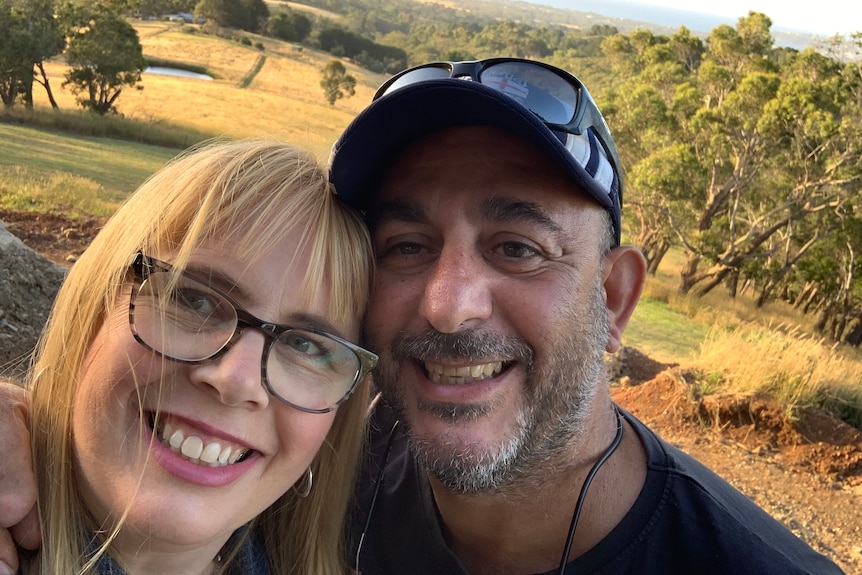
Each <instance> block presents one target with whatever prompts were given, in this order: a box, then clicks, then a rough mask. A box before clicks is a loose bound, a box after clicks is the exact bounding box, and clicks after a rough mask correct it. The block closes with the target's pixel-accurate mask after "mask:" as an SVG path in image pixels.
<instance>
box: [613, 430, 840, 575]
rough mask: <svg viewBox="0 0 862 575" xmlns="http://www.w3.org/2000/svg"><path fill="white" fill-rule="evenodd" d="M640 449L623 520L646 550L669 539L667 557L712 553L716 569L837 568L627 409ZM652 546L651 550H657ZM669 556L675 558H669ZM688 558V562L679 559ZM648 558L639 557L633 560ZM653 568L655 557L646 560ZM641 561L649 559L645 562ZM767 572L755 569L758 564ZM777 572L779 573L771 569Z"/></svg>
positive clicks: (696, 558)
mask: <svg viewBox="0 0 862 575" xmlns="http://www.w3.org/2000/svg"><path fill="white" fill-rule="evenodd" d="M626 418H627V419H628V420H629V422H630V423H632V425H633V427H634V428H635V429H636V430H637V432H638V435H639V436H640V437H641V440H642V442H643V443H644V446H645V448H646V450H647V457H648V467H649V470H648V476H647V482H646V484H645V486H644V489H643V492H642V493H641V497H640V498H639V499H638V501H637V502H636V503H635V507H634V508H633V509H632V510H631V511H630V513H629V516H628V517H627V519H626V520H627V521H631V520H632V519H633V518H634V517H638V516H640V517H642V518H644V519H643V522H642V523H641V524H640V525H639V526H638V528H637V533H638V535H637V537H638V538H639V539H640V540H641V541H642V542H643V541H650V540H651V541H652V543H651V544H645V545H643V546H642V552H643V553H646V554H647V555H650V554H653V553H658V554H659V555H661V551H655V550H656V549H661V546H659V545H664V546H666V545H667V544H668V543H669V542H673V545H672V546H671V547H673V548H674V553H673V554H669V555H668V557H667V558H666V560H667V561H670V562H676V561H680V560H681V561H685V562H687V563H686V564H689V565H691V566H695V565H697V564H699V563H700V564H702V562H703V560H704V558H705V557H711V558H712V559H711V565H712V566H713V567H715V568H717V569H719V571H720V572H725V571H726V572H734V573H759V572H770V573H774V572H783V573H800V574H802V573H818V574H819V573H823V574H826V573H841V571H840V569H838V567H837V566H835V565H834V564H833V563H832V562H831V561H829V560H828V559H827V558H826V557H824V556H822V555H820V554H818V553H816V552H815V551H814V550H813V549H811V547H810V546H809V545H808V544H807V543H805V542H804V541H802V540H801V539H799V538H798V537H796V535H794V534H793V533H792V532H791V531H790V530H789V529H788V528H787V527H786V526H784V525H783V524H782V523H781V522H779V521H778V520H776V519H775V518H773V517H772V516H771V515H769V514H768V513H767V512H766V511H764V510H763V509H762V508H760V507H759V506H758V505H757V504H756V503H754V502H753V501H752V500H751V499H749V498H748V497H747V496H746V495H744V494H743V493H742V492H740V491H739V490H737V489H736V488H734V487H733V486H732V485H730V484H729V483H728V482H727V481H725V480H724V479H723V478H721V477H719V476H718V475H717V474H716V473H714V472H713V471H712V470H710V469H708V468H707V467H706V466H704V465H703V464H701V463H700V462H699V461H697V460H696V459H694V458H693V457H691V456H689V455H688V454H686V453H684V452H683V451H681V450H680V449H678V448H676V447H675V446H673V445H671V444H669V443H668V442H666V441H664V440H663V439H661V437H659V436H658V434H656V433H655V432H654V431H652V430H650V429H649V428H648V427H647V426H646V425H644V424H643V423H642V422H640V421H639V420H637V418H635V417H633V416H631V414H628V413H626ZM657 546H658V547H657ZM674 555H675V557H674ZM686 557H688V559H686ZM644 560H647V558H646V557H641V559H640V561H644ZM649 561H650V562H651V563H652V564H656V565H660V564H661V563H662V561H661V560H660V558H659V557H651V558H649ZM645 564H649V562H648V563H645ZM761 568H763V569H766V571H758V569H761ZM776 569H777V570H779V571H776Z"/></svg>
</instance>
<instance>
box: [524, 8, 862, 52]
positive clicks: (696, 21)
mask: <svg viewBox="0 0 862 575" xmlns="http://www.w3.org/2000/svg"><path fill="white" fill-rule="evenodd" d="M526 1H527V2H531V3H533V4H543V5H545V6H552V7H554V8H561V9H563V10H577V11H578V12H592V13H594V14H601V15H602V16H609V17H611V18H624V19H626V20H634V21H636V22H646V23H652V24H657V25H659V26H668V27H670V28H672V29H674V30H676V29H677V28H679V27H680V26H685V27H686V28H688V29H689V30H691V31H692V32H694V33H696V34H697V33H702V34H707V33H709V32H710V31H711V30H712V29H713V28H715V27H716V26H718V25H720V24H729V25H731V26H736V23H737V20H739V18H741V17H743V16H747V15H748V12H746V13H745V14H739V15H738V16H736V17H733V18H730V17H725V16H717V15H715V14H703V13H700V12H691V11H688V10H677V9H674V8H666V7H664V6H650V5H647V4H639V3H634V2H626V1H624V0H526ZM857 1H858V0H857ZM767 16H769V14H767ZM772 35H773V37H774V38H775V40H776V44H778V45H784V46H791V47H794V48H798V49H801V48H804V47H805V46H806V45H809V44H810V43H811V42H812V41H814V40H816V38H817V35H815V34H811V33H809V32H804V31H801V30H790V29H788V28H779V27H776V26H773V27H772Z"/></svg>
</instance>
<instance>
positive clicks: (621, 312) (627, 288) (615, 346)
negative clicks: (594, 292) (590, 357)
mask: <svg viewBox="0 0 862 575" xmlns="http://www.w3.org/2000/svg"><path fill="white" fill-rule="evenodd" d="M645 280H646V260H645V259H644V256H643V254H642V253H641V251H640V250H639V249H638V248H636V247H634V246H619V247H616V248H614V249H612V250H611V251H610V252H608V253H607V254H606V255H605V257H604V260H603V261H602V285H603V286H604V288H605V297H606V299H607V307H608V327H609V328H610V336H609V337H608V344H607V347H606V351H607V352H608V353H615V352H616V351H617V350H619V348H620V345H621V343H622V335H623V330H625V328H626V325H628V323H629V318H630V317H631V315H632V313H633V312H634V310H635V306H637V303H638V300H639V299H640V296H641V291H643V285H644V281H645Z"/></svg>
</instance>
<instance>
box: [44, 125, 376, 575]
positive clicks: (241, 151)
mask: <svg viewBox="0 0 862 575" xmlns="http://www.w3.org/2000/svg"><path fill="white" fill-rule="evenodd" d="M288 230H292V231H294V232H296V231H299V232H300V236H301V240H300V242H299V243H300V245H298V246H297V250H296V253H299V252H301V251H302V250H303V249H305V250H307V251H308V253H310V254H311V256H310V258H309V259H310V263H309V264H308V266H309V267H308V269H307V271H306V275H305V278H304V281H303V284H302V290H303V292H304V293H306V294H313V293H320V292H321V291H323V293H324V297H327V298H328V302H329V303H328V311H329V313H330V315H331V319H333V320H334V321H336V322H339V321H340V322H349V323H355V322H358V321H360V319H361V317H362V315H363V314H364V311H365V308H366V305H367V302H368V297H369V292H370V286H371V281H372V278H371V274H372V271H373V267H372V266H373V259H372V253H371V243H370V239H369V237H368V232H367V230H366V228H365V226H364V225H363V223H362V221H361V219H360V218H359V217H358V215H356V214H355V213H354V212H353V211H351V210H350V209H349V208H346V207H344V206H343V205H342V204H341V203H340V202H339V201H338V200H337V198H336V197H335V195H334V194H333V191H332V188H331V185H330V184H329V182H328V178H327V175H326V173H325V171H324V170H323V169H322V168H321V167H320V165H319V164H318V163H317V162H316V160H314V159H313V158H312V157H311V156H310V155H308V154H307V153H305V152H303V151H301V150H299V149H297V148H295V147H293V146H291V145H288V144H285V143H281V142H272V141H264V140H252V141H249V140H244V141H235V142H226V141H219V142H207V143H205V144H203V145H201V146H199V147H197V148H195V149H193V150H190V151H189V152H187V153H184V154H181V155H180V156H179V157H178V158H176V159H175V160H173V161H172V162H170V163H169V164H168V165H167V166H166V167H164V168H163V169H162V170H160V171H159V172H157V173H156V174H154V175H153V176H152V177H151V178H150V179H148V180H147V181H146V182H145V183H144V184H143V185H142V186H141V187H140V188H139V189H138V190H137V191H136V192H135V193H134V194H133V195H132V196H131V197H130V198H129V199H128V201H127V202H126V203H125V204H124V205H123V206H122V207H121V208H120V209H119V210H118V211H117V212H116V213H115V214H114V216H113V217H112V218H111V219H110V220H109V221H108V222H107V224H106V225H105V227H104V229H103V230H102V231H101V232H100V233H99V234H98V236H97V237H96V238H95V239H94V240H93V242H92V244H91V245H90V246H89V248H88V249H87V250H86V252H85V253H84V254H83V255H82V256H81V258H80V260H79V261H78V262H77V263H75V265H74V266H73V268H72V269H71V270H70V273H69V275H68V277H67V279H66V281H65V282H64V284H63V286H62V288H61V289H60V291H59V294H58V296H57V299H56V301H55V304H54V308H53V310H52V312H51V316H50V318H49V321H48V325H47V327H46V329H45V331H44V333H43V336H42V339H41V340H40V343H39V347H38V352H37V356H36V361H35V363H34V368H33V374H32V382H31V386H32V393H31V398H32V407H31V417H32V441H33V446H32V447H33V456H34V468H35V472H36V477H37V485H38V490H39V511H40V516H41V525H42V540H43V544H42V549H41V552H40V556H39V558H38V560H37V561H36V563H35V564H33V565H30V569H29V572H32V573H42V574H44V575H54V574H57V573H85V572H88V570H89V569H90V566H89V565H88V564H87V561H88V557H87V556H88V555H89V554H90V553H89V552H88V551H91V550H88V549H87V541H88V537H91V536H92V530H93V528H94V526H93V525H92V522H91V520H89V515H88V513H87V511H86V509H85V508H84V506H83V504H82V502H81V499H80V498H79V496H78V493H77V489H76V485H75V478H74V471H73V466H74V464H75V460H74V452H73V444H72V433H71V421H72V404H73V398H74V394H75V387H76V385H75V383H74V382H76V381H77V378H78V373H79V370H80V368H81V365H82V362H83V360H84V357H85V355H86V353H87V351H88V350H89V348H90V345H91V343H92V341H93V337H94V336H95V334H96V332H97V331H98V329H99V327H100V326H101V324H102V322H103V321H104V320H105V317H106V314H107V313H108V312H109V311H110V310H112V309H113V308H114V305H115V303H117V302H116V300H117V297H118V294H119V293H120V288H121V287H122V286H123V284H124V283H125V282H126V281H127V273H128V269H129V264H130V262H131V261H132V260H133V259H134V256H135V254H136V253H137V252H138V251H143V252H144V253H147V254H163V253H166V252H170V253H172V254H174V258H173V261H172V263H173V265H174V266H175V267H176V268H178V269H183V267H184V266H185V265H186V264H187V262H188V260H189V256H190V254H192V253H193V252H194V250H195V249H196V248H197V247H198V246H200V245H201V244H203V243H206V242H211V241H218V240H220V239H221V240H223V239H224V238H226V237H230V239H231V242H232V243H231V247H232V249H235V250H236V254H237V257H238V259H239V261H253V260H254V257H255V254H259V253H264V252H266V251H268V250H269V249H272V247H273V246H274V245H275V244H276V243H277V242H278V241H279V240H280V239H281V238H283V237H284V235H285V234H286V233H287V231H288ZM285 273H287V270H286V271H285ZM366 380H367V378H366ZM368 386H369V382H368V381H364V382H362V383H361V385H360V386H359V389H358V390H357V391H356V392H355V393H354V395H353V396H352V397H351V398H350V399H349V400H348V401H347V402H346V403H345V404H343V405H341V406H340V407H339V408H338V411H337V413H336V416H335V419H334V422H333V425H332V427H331V429H330V431H329V433H328V435H327V437H326V440H325V442H324V444H323V445H322V447H321V449H320V451H319V452H318V454H317V456H316V457H315V459H314V461H313V463H312V465H311V469H312V471H313V474H314V488H313V489H312V491H311V494H310V495H309V496H308V497H307V498H306V499H299V498H298V497H297V496H296V495H295V493H294V492H293V490H288V492H287V493H285V494H284V495H283V496H282V497H281V498H280V499H279V500H278V501H276V503H275V504H273V505H272V506H271V507H270V508H269V509H267V510H266V511H265V512H264V513H263V514H261V515H260V516H259V518H258V519H257V520H256V522H255V523H254V525H253V530H254V531H255V532H256V533H258V534H259V536H261V537H262V541H263V542H264V546H265V548H266V551H267V554H268V556H269V558H270V566H271V568H272V569H273V572H275V573H279V574H293V573H295V574H303V575H305V574H308V573H320V574H326V573H343V563H342V557H341V554H342V552H343V546H342V538H343V535H344V518H345V514H346V511H347V508H348V505H349V502H350V498H351V495H352V489H353V481H354V474H355V468H356V466H357V463H358V459H359V454H360V450H361V449H362V445H363V441H364V437H365V433H364V421H365V410H366V408H367V404H368ZM114 534H116V530H115V531H114ZM235 551H236V550H234V552H235ZM234 554H235V553H234ZM223 563H227V565H226V566H225V570H226V571H227V570H229V568H230V559H228V560H227V561H226V562H223Z"/></svg>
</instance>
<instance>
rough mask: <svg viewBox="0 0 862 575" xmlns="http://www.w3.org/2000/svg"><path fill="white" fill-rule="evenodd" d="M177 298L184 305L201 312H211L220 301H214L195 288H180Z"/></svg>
mask: <svg viewBox="0 0 862 575" xmlns="http://www.w3.org/2000/svg"><path fill="white" fill-rule="evenodd" d="M176 300H177V302H178V303H179V304H180V305H182V306H183V307H186V308H188V309H191V310H194V311H196V312H197V313H200V314H211V313H212V312H213V310H215V309H216V308H217V307H218V302H215V301H213V299H212V298H210V297H209V296H208V295H207V294H205V293H202V292H200V291H197V290H193V289H178V290H177V291H176Z"/></svg>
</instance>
